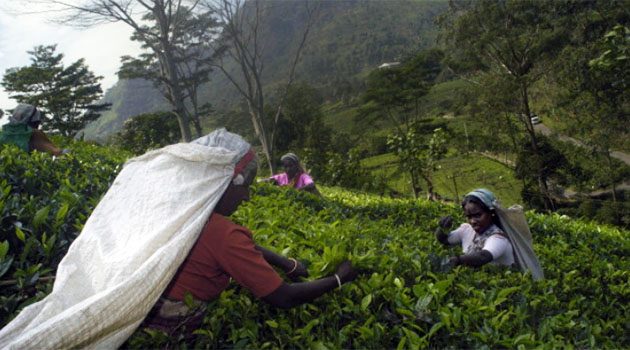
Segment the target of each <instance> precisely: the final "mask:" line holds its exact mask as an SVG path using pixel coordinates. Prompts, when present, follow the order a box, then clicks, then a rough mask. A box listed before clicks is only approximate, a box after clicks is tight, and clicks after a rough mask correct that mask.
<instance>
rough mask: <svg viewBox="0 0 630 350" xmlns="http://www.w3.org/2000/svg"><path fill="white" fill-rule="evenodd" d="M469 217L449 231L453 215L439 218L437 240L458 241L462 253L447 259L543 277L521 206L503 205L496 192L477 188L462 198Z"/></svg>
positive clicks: (450, 243)
mask: <svg viewBox="0 0 630 350" xmlns="http://www.w3.org/2000/svg"><path fill="white" fill-rule="evenodd" d="M462 209H463V210H464V213H465V215H466V218H467V220H468V222H467V223H463V224H461V225H460V226H459V227H458V228H457V229H455V230H454V231H451V232H449V233H445V232H444V231H445V230H449V229H450V228H451V226H452V224H453V218H452V217H450V216H443V217H441V218H440V219H439V220H438V226H439V227H438V229H437V230H436V238H437V240H438V241H439V242H440V243H442V244H444V245H455V244H461V246H462V250H463V252H464V254H463V255H456V256H453V257H451V258H450V259H449V260H450V263H451V264H453V265H455V266H457V265H468V266H475V267H476V266H482V265H485V264H491V265H504V266H510V265H512V264H516V265H517V266H519V267H520V268H521V269H529V270H531V271H532V275H533V276H534V277H535V278H542V277H543V272H542V268H541V267H540V263H539V262H538V259H537V258H536V255H535V254H534V251H533V247H532V239H531V234H530V232H529V228H528V227H527V221H526V219H525V215H524V214H523V211H522V208H521V207H520V206H513V207H511V208H509V209H503V208H502V207H501V206H500V204H499V201H498V200H497V199H496V197H495V195H494V194H493V193H492V192H490V191H489V190H487V189H484V188H480V189H476V190H474V191H472V192H470V193H468V194H467V195H466V196H464V199H463V201H462Z"/></svg>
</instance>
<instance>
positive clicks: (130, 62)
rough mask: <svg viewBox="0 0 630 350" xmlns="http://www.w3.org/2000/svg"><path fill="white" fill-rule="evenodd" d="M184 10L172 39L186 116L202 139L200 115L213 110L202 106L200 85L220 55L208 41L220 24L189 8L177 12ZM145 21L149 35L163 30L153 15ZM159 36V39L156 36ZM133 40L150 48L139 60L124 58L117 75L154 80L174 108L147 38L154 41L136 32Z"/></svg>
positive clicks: (146, 16)
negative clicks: (148, 24)
mask: <svg viewBox="0 0 630 350" xmlns="http://www.w3.org/2000/svg"><path fill="white" fill-rule="evenodd" d="M178 10H179V11H182V14H181V17H182V19H181V25H180V27H179V29H178V31H179V34H178V35H174V36H173V42H172V47H173V52H174V55H173V60H174V63H175V67H176V69H177V73H178V76H179V80H178V81H179V84H180V86H179V89H181V91H182V94H183V96H182V97H183V98H184V100H185V103H184V105H183V108H184V114H185V115H186V116H187V118H188V119H189V120H190V121H191V122H192V124H193V126H194V127H195V131H196V132H197V136H201V134H202V129H201V122H200V115H201V114H203V113H206V112H208V111H209V110H210V109H211V104H210V103H205V104H203V105H200V104H199V99H198V90H199V87H200V86H201V85H203V84H204V83H207V82H208V81H209V80H210V79H209V74H210V72H211V71H212V67H211V64H212V61H213V59H214V57H215V56H216V55H218V54H220V52H218V51H213V50H211V49H210V47H209V46H208V43H209V42H212V41H213V40H215V37H216V36H217V35H218V30H217V29H218V22H217V21H216V20H215V19H214V18H213V16H212V13H210V12H205V13H193V12H191V11H189V10H188V8H185V7H182V8H179V9H178ZM144 21H145V22H146V23H150V24H151V27H149V26H144V27H143V29H144V30H145V31H147V32H153V33H158V32H159V31H160V28H159V21H157V20H156V19H155V15H154V13H146V14H145V15H144ZM156 37H157V36H156ZM131 39H132V40H135V41H139V42H140V43H142V47H143V48H144V49H147V52H146V53H143V54H141V55H140V56H139V57H137V58H133V57H130V56H124V57H122V63H123V65H122V67H121V69H120V71H119V72H118V75H119V77H120V78H121V79H133V78H142V79H145V80H148V81H152V82H153V84H154V86H155V87H156V88H158V90H159V91H160V92H161V93H162V96H164V97H165V98H166V100H167V101H169V102H170V103H171V104H172V105H175V102H176V101H174V100H173V97H174V94H171V93H170V92H169V91H170V89H169V84H170V82H169V81H168V80H166V79H165V77H164V76H165V74H162V73H161V72H162V71H163V68H162V65H161V61H160V58H159V56H158V55H157V54H156V53H155V52H154V51H152V50H151V46H149V43H147V42H145V39H149V40H152V41H155V38H152V37H150V36H146V37H143V36H140V35H138V33H134V35H133V36H132V37H131ZM151 45H153V46H154V47H159V46H160V44H159V43H155V42H152V43H151Z"/></svg>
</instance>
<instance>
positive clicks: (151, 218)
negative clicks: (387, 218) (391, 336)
mask: <svg viewBox="0 0 630 350" xmlns="http://www.w3.org/2000/svg"><path fill="white" fill-rule="evenodd" d="M253 159H255V158H254V156H253V154H252V153H251V152H250V146H249V144H248V143H247V142H246V141H245V140H243V139H242V138H241V137H240V136H238V135H235V134H232V133H230V132H228V131H226V130H225V129H219V130H216V131H214V132H212V133H210V134H208V135H206V136H204V137H202V138H200V139H197V140H195V141H194V142H189V143H184V142H182V143H177V144H173V145H168V146H166V147H162V148H160V149H156V150H152V151H149V152H147V153H145V154H143V155H141V156H139V157H135V158H132V159H129V160H127V161H126V162H125V164H124V166H123V167H122V169H121V170H120V172H119V173H118V175H117V176H116V179H114V181H113V183H112V185H111V186H110V188H109V190H108V191H107V193H105V195H104V196H103V197H102V198H101V200H100V201H99V203H98V205H97V206H96V207H95V208H94V210H93V211H92V213H91V214H90V217H89V218H88V219H87V221H86V222H85V225H84V226H83V229H82V230H81V234H79V235H78V236H77V237H76V238H75V239H74V241H73V242H72V244H71V245H70V247H69V248H68V251H67V253H66V254H65V256H64V257H63V259H62V260H61V261H60V262H59V265H58V266H57V269H56V274H55V283H54V285H53V287H52V290H51V291H50V293H49V294H48V295H47V296H46V297H45V298H44V299H43V300H40V301H37V302H34V303H32V304H30V305H28V306H26V307H25V308H24V309H22V310H21V311H20V313H19V314H18V315H17V316H16V317H15V318H14V319H12V320H11V322H9V323H8V324H7V325H5V326H4V327H3V328H2V329H0V349H3V350H4V349H7V350H13V349H15V350H17V349H76V348H80V349H117V348H119V347H120V346H121V345H122V344H123V343H124V342H125V340H126V339H127V338H129V336H131V335H132V334H133V333H134V332H135V331H136V330H137V328H138V327H139V326H140V325H141V324H142V322H143V321H144V320H145V319H146V318H147V315H149V313H150V312H151V310H152V309H154V307H155V308H157V309H158V310H157V315H156V314H155V313H154V314H153V316H157V317H158V319H159V320H162V321H164V322H170V321H172V318H173V317H176V315H178V316H180V317H182V319H183V320H184V321H186V320H187V317H188V316H190V315H189V312H188V311H187V310H186V309H184V308H182V302H181V299H182V297H184V298H186V296H190V295H192V297H193V298H196V299H197V300H200V301H203V300H209V299H211V298H215V297H216V296H217V295H219V293H220V292H221V291H222V290H224V289H225V288H227V286H228V281H229V279H230V278H232V279H233V280H235V281H236V282H237V283H239V284H241V285H243V286H245V287H246V288H249V289H250V290H251V291H252V293H253V294H254V295H255V296H257V297H260V298H262V299H263V300H265V301H267V302H269V303H271V304H272V305H275V306H278V307H290V306H294V305H298V304H300V303H305V302H308V301H309V300H312V299H314V298H316V297H318V296H320V295H322V294H323V293H325V292H327V291H330V290H332V289H334V288H337V287H338V286H339V285H341V284H342V283H345V282H349V281H352V280H353V279H354V278H355V277H356V275H357V271H356V270H355V269H354V268H352V266H351V263H350V262H344V263H342V264H340V265H339V267H338V269H337V271H336V274H333V275H332V276H329V277H325V278H322V279H319V280H315V281H310V282H302V283H285V282H284V281H283V280H282V278H280V276H279V275H278V274H277V273H276V272H275V270H273V268H272V267H271V265H270V264H269V263H268V262H267V261H271V262H272V264H273V265H277V266H280V267H281V269H284V270H285V271H287V269H288V267H289V266H290V269H288V271H287V273H288V275H289V276H292V277H294V278H299V277H300V276H304V275H306V272H305V269H304V268H303V267H302V266H301V265H300V264H299V263H298V262H297V261H295V262H294V261H293V260H290V259H285V258H283V257H279V256H276V255H273V254H268V252H266V251H265V250H262V251H261V250H258V249H256V245H255V243H254V241H253V239H252V237H251V233H250V232H249V230H247V229H246V228H243V227H239V226H237V225H234V224H233V223H231V222H230V221H229V220H228V219H227V218H225V216H224V215H227V214H229V213H231V212H232V211H234V210H235V209H236V207H237V206H238V204H239V203H240V202H241V201H242V200H246V199H247V196H248V186H249V184H250V183H251V182H252V179H253V176H254V175H253V172H254V169H255V166H254V165H253V164H250V163H251V161H252V160H253ZM219 202H221V204H220V205H219V206H218V207H217V204H218V203H219ZM215 208H217V210H216V212H215ZM276 259H277V260H276ZM293 269H295V271H292V270H293ZM298 271H299V272H298ZM186 299H187V300H189V299H190V298H186ZM160 301H161V305H162V306H159V305H156V303H157V304H160Z"/></svg>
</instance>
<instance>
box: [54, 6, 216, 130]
mask: <svg viewBox="0 0 630 350" xmlns="http://www.w3.org/2000/svg"><path fill="white" fill-rule="evenodd" d="M42 2H43V3H47V4H49V5H51V6H52V7H51V10H56V11H59V12H61V13H63V14H64V15H63V16H62V17H60V18H57V20H58V21H59V22H61V23H65V24H70V25H76V26H81V27H90V26H94V25H98V24H101V23H108V22H118V21H121V22H123V23H125V24H127V25H129V26H130V27H131V28H133V30H134V33H133V38H134V40H137V41H140V42H142V43H143V45H144V46H145V47H146V48H148V50H149V52H150V54H149V55H154V57H155V58H156V63H157V67H156V68H157V72H158V74H159V79H160V86H162V87H163V91H165V93H166V96H167V99H168V101H169V102H170V103H171V105H172V107H173V113H174V114H175V116H176V117H177V121H178V124H179V128H180V131H181V135H182V139H183V141H190V140H191V139H192V135H191V129H190V123H191V121H192V118H193V117H191V114H190V113H189V110H188V109H187V108H186V98H187V97H188V94H187V92H186V86H190V85H189V83H190V82H189V83H185V82H182V80H183V79H184V77H183V70H182V66H181V63H182V62H181V59H183V58H184V57H182V56H180V53H181V49H182V46H181V45H182V44H183V43H192V44H193V45H197V44H198V43H200V42H201V41H202V40H205V39H199V40H198V41H197V40H192V39H190V40H189V38H188V37H187V36H188V35H192V34H191V32H188V31H187V30H188V29H189V28H190V25H191V23H193V22H195V21H194V20H191V18H208V17H209V16H210V14H208V12H207V9H201V7H199V6H198V4H199V2H200V0H76V1H73V2H69V1H64V0H42ZM193 13H197V14H198V16H199V17H194V16H193ZM145 21H146V23H149V24H146V23H145ZM196 29H199V27H197V28H196ZM210 29H213V28H212V27H210ZM195 33H197V34H201V35H203V38H206V37H205V35H206V33H205V32H204V31H203V30H202V31H201V33H199V32H195ZM183 38H185V39H183ZM145 58H147V59H148V57H145ZM196 58H197V56H194V57H193V58H191V60H193V61H194V60H195V59H196ZM202 80H203V79H202Z"/></svg>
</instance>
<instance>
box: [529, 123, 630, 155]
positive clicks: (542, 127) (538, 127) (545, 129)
mask: <svg viewBox="0 0 630 350" xmlns="http://www.w3.org/2000/svg"><path fill="white" fill-rule="evenodd" d="M534 130H536V131H538V132H540V133H541V134H543V135H546V136H551V135H555V136H556V137H557V138H558V139H560V140H562V141H566V142H571V143H573V144H575V145H578V146H580V147H584V143H583V142H581V141H580V140H576V139H574V138H572V137H569V136H566V135H561V134H558V133H556V132H555V131H553V130H551V129H549V128H548V127H547V126H546V125H544V124H542V123H541V124H536V125H534ZM610 155H611V156H613V157H614V158H617V159H619V160H621V161H622V162H624V163H626V164H628V165H630V154H628V153H623V152H619V151H613V152H611V153H610Z"/></svg>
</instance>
